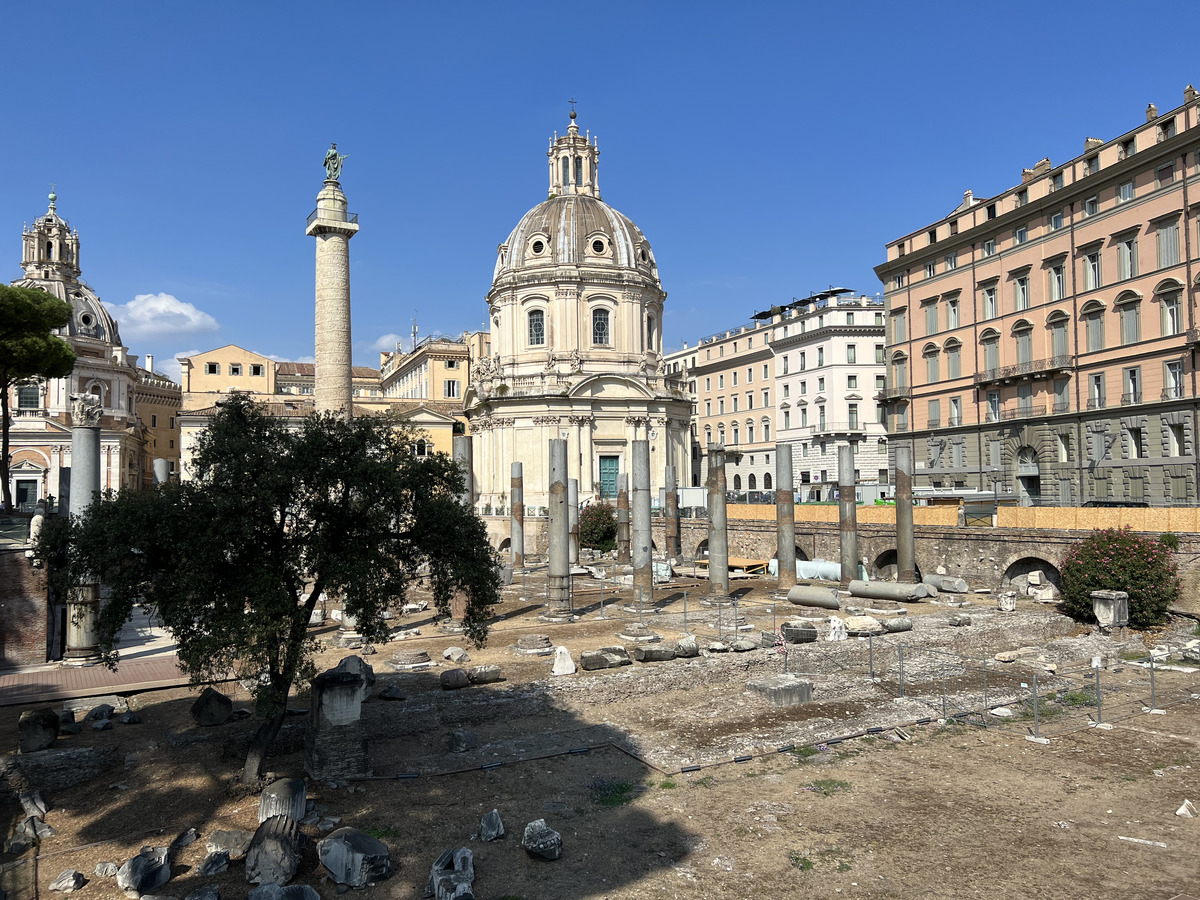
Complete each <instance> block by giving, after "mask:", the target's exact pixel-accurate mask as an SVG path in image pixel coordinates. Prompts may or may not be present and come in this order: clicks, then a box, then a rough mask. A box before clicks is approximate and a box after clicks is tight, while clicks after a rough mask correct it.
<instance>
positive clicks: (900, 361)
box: [892, 353, 908, 388]
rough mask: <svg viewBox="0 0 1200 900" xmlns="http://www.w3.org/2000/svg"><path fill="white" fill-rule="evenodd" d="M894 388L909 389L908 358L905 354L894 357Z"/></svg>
mask: <svg viewBox="0 0 1200 900" xmlns="http://www.w3.org/2000/svg"><path fill="white" fill-rule="evenodd" d="M892 387H898V388H902V387H908V357H907V356H905V355H904V354H903V353H897V354H896V355H895V356H893V357H892Z"/></svg>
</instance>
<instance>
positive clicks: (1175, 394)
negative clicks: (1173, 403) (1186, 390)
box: [1160, 384, 1183, 400]
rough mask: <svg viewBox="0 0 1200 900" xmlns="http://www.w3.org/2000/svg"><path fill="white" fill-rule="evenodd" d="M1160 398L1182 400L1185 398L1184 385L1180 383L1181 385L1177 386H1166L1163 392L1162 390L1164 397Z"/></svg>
mask: <svg viewBox="0 0 1200 900" xmlns="http://www.w3.org/2000/svg"><path fill="white" fill-rule="evenodd" d="M1160 399H1162V400H1182V399H1183V385H1181V384H1180V385H1176V386H1175V387H1169V388H1164V389H1163V392H1162V397H1161V398H1160Z"/></svg>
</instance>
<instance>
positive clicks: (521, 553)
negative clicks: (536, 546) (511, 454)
mask: <svg viewBox="0 0 1200 900" xmlns="http://www.w3.org/2000/svg"><path fill="white" fill-rule="evenodd" d="M509 496H510V498H511V499H512V507H511V510H512V527H511V529H510V531H511V534H510V538H509V550H510V551H511V553H512V567H513V571H514V572H517V571H520V570H521V569H524V568H525V476H524V474H523V467H522V465H521V464H520V463H519V462H515V463H513V464H512V481H511V487H510V488H509Z"/></svg>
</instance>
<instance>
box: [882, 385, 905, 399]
mask: <svg viewBox="0 0 1200 900" xmlns="http://www.w3.org/2000/svg"><path fill="white" fill-rule="evenodd" d="M911 396H912V388H911V387H910V386H908V385H907V384H902V385H900V386H899V387H886V388H884V389H883V390H882V391H880V392H879V393H878V394H876V395H875V399H877V400H907V399H908V398H909V397H911Z"/></svg>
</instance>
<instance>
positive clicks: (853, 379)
mask: <svg viewBox="0 0 1200 900" xmlns="http://www.w3.org/2000/svg"><path fill="white" fill-rule="evenodd" d="M846 390H848V391H857V390H858V376H857V375H847V376H846Z"/></svg>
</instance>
